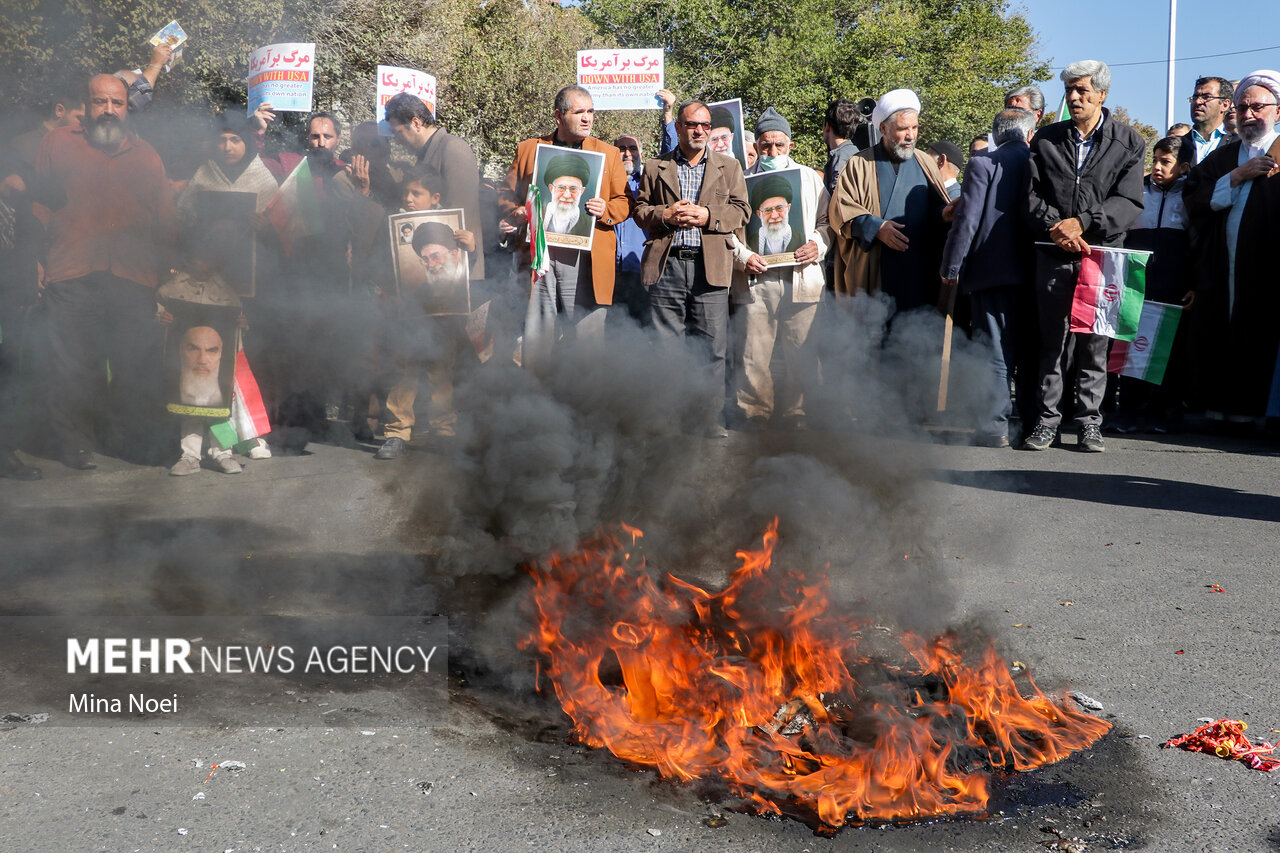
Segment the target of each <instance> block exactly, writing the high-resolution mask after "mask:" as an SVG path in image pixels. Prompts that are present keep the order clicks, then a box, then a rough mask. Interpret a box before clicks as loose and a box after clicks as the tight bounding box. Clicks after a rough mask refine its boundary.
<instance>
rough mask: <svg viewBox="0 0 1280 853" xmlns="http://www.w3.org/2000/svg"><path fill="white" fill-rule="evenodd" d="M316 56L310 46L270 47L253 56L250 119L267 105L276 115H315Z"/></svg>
mask: <svg viewBox="0 0 1280 853" xmlns="http://www.w3.org/2000/svg"><path fill="white" fill-rule="evenodd" d="M315 56H316V46H315V45H314V44H312V43H310V42H288V43H285V44H269V45H267V46H266V47H260V48H258V49H257V50H255V51H254V52H253V53H251V54H249V115H253V112H254V110H256V109H257V108H258V106H259V105H260V104H264V103H265V104H271V106H272V108H273V109H274V110H275V111H276V112H285V113H288V112H293V113H309V112H311V93H312V87H313V85H314V84H315V70H316V60H315Z"/></svg>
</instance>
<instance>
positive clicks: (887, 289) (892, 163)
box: [830, 89, 951, 311]
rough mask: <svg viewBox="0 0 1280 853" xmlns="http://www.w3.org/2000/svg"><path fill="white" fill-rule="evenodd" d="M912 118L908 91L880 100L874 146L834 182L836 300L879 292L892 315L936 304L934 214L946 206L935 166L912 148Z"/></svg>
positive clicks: (915, 103)
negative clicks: (886, 298) (893, 309)
mask: <svg viewBox="0 0 1280 853" xmlns="http://www.w3.org/2000/svg"><path fill="white" fill-rule="evenodd" d="M919 119H920V99H919V98H918V97H917V96H916V93H915V92H912V91H911V90H910V89H894V90H893V91H892V92H888V93H887V94H885V95H884V97H882V98H881V99H880V100H879V101H878V102H877V103H876V108H875V111H874V112H873V113H872V114H871V120H872V122H874V123H875V124H877V125H878V126H879V128H880V142H879V143H878V144H876V145H874V146H872V147H871V148H867V149H864V150H862V151H859V152H858V153H857V154H855V155H854V156H853V157H851V158H849V162H848V163H846V164H845V167H844V171H842V172H841V173H840V178H839V180H838V181H836V191H835V194H834V195H833V196H832V197H831V209H830V221H831V229H832V230H833V231H834V232H835V235H836V260H835V264H834V269H833V274H834V277H835V291H836V293H837V294H842V295H844V296H853V295H854V294H857V293H878V292H881V291H883V292H884V293H885V294H886V295H887V296H890V297H892V298H893V300H894V303H895V306H896V310H897V311H908V310H910V309H912V308H919V307H920V306H922V305H934V304H936V303H937V297H938V273H937V270H938V265H939V263H940V262H941V256H942V244H943V241H944V240H945V239H946V227H945V224H944V223H943V220H942V210H943V208H944V207H946V205H947V203H948V202H950V200H951V199H950V197H949V196H948V194H947V189H946V186H945V185H944V184H945V182H944V180H943V177H942V174H941V172H939V171H938V164H937V163H936V162H934V159H933V158H932V157H930V156H928V155H927V154H924V153H922V152H920V151H919V150H917V149H916V135H917V132H918V129H919Z"/></svg>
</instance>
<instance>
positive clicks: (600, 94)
mask: <svg viewBox="0 0 1280 853" xmlns="http://www.w3.org/2000/svg"><path fill="white" fill-rule="evenodd" d="M662 60H663V52H662V48H660V47H659V48H645V49H637V50H580V51H578V85H579V86H581V87H582V88H584V89H586V90H587V91H588V92H590V93H591V101H592V104H593V105H594V106H595V108H596V109H597V110H653V109H657V108H658V107H659V104H658V101H657V99H656V98H655V97H654V96H655V95H657V94H658V90H659V89H661V88H663V70H662Z"/></svg>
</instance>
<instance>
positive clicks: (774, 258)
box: [747, 169, 805, 267]
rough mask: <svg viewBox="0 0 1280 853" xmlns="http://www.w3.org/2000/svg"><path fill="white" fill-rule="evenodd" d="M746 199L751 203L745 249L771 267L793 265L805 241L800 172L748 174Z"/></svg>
mask: <svg viewBox="0 0 1280 853" xmlns="http://www.w3.org/2000/svg"><path fill="white" fill-rule="evenodd" d="M747 196H748V197H749V198H750V200H751V219H750V220H749V221H748V222H747V246H748V248H750V249H751V251H753V252H755V253H756V254H758V255H760V256H761V257H762V258H764V261H765V263H767V264H769V266H771V267H776V266H790V265H793V264H795V262H796V259H795V251H796V249H798V248H800V247H801V246H803V245H804V242H805V231H804V216H803V213H802V208H801V205H800V170H799V169H782V170H780V171H777V172H760V173H758V174H755V175H748V176H747Z"/></svg>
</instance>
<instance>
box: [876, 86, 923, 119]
mask: <svg viewBox="0 0 1280 853" xmlns="http://www.w3.org/2000/svg"><path fill="white" fill-rule="evenodd" d="M901 110H915V111H916V112H917V113H918V112H920V99H919V98H918V97H916V93H915V92H913V91H911V90H910V89H894V90H893V91H892V92H886V93H885V94H884V96H883V97H881V98H880V100H878V101H876V108H875V110H873V111H872V113H871V121H872V123H873V124H875V125H876V126H877V127H878V126H879V125H880V124H882V123H883V122H884V120H885V119H887V118H888V117H889V116H891V115H893V114H894V113H896V112H900V111H901Z"/></svg>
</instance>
